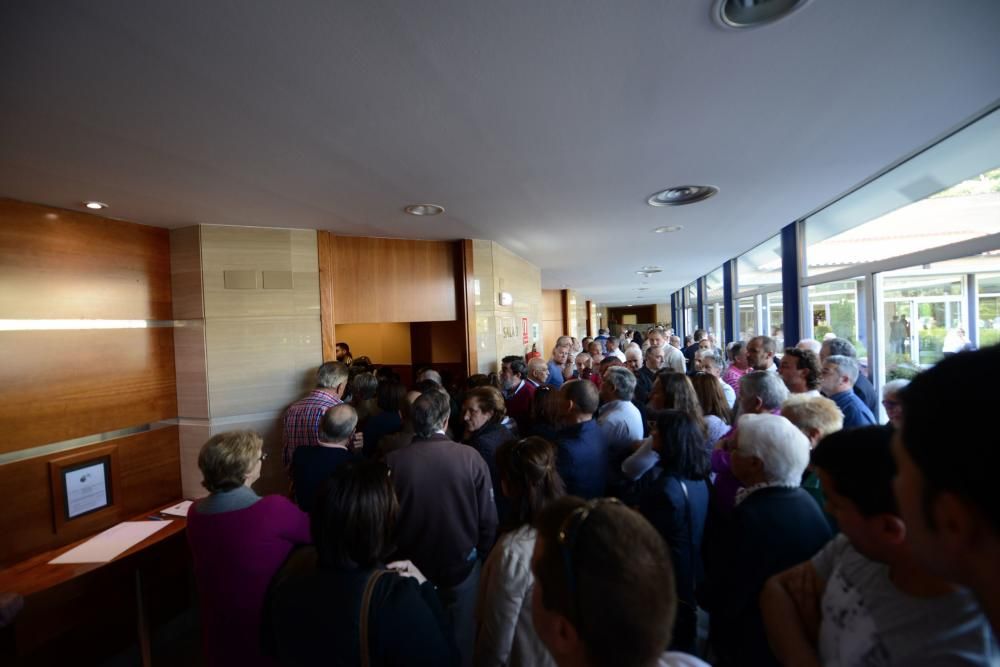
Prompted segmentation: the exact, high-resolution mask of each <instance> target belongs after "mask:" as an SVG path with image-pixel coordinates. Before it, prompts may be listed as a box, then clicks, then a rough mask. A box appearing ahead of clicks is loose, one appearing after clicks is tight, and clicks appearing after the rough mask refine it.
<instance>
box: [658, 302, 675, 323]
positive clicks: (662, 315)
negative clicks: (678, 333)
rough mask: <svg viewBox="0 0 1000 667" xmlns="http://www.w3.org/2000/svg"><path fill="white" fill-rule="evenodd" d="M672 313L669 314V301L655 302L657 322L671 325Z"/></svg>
mask: <svg viewBox="0 0 1000 667" xmlns="http://www.w3.org/2000/svg"><path fill="white" fill-rule="evenodd" d="M671 318H672V315H671V314H670V304H669V303H658V304H656V322H657V324H662V325H664V326H668V327H669V326H672V324H671V321H670V320H671Z"/></svg>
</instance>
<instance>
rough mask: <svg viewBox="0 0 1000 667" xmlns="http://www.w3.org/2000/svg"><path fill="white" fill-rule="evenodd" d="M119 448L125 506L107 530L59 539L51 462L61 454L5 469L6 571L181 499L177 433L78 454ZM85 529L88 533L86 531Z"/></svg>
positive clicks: (0, 509) (71, 529)
mask: <svg viewBox="0 0 1000 667" xmlns="http://www.w3.org/2000/svg"><path fill="white" fill-rule="evenodd" d="M110 444H114V445H117V447H118V457H119V469H120V472H121V487H120V488H121V495H122V498H121V501H122V502H121V504H120V505H118V510H119V511H118V512H116V513H115V514H114V515H113V516H107V517H106V519H105V525H103V526H97V527H94V526H91V525H88V524H85V523H81V524H76V525H75V524H74V523H73V522H69V523H68V524H66V525H65V526H64V528H63V530H62V531H61V532H60V533H59V534H58V535H57V534H56V533H55V531H54V529H53V522H52V499H51V493H50V490H49V464H48V462H49V461H50V460H51V459H56V458H59V457H61V456H65V455H66V452H58V453H54V454H51V455H48V456H38V457H35V458H31V459H25V460H22V461H14V462H12V463H7V464H4V465H0V488H2V489H4V499H5V501H4V502H3V503H2V504H0V535H3V539H2V540H0V567H6V566H9V565H11V564H12V563H14V562H17V561H19V560H21V559H23V558H26V557H28V556H31V555H33V554H35V553H38V552H41V551H47V550H49V549H55V548H56V547H60V546H62V545H64V544H69V543H70V542H74V541H76V540H79V539H81V538H84V537H87V536H88V535H90V534H92V533H93V532H94V530H103V529H104V528H107V527H109V526H112V525H114V524H115V523H117V522H118V521H121V520H123V519H126V518H128V517H131V516H134V515H136V514H139V513H141V512H145V511H147V510H151V509H153V508H155V507H157V506H160V505H165V504H167V503H169V502H171V501H172V500H175V499H177V498H179V497H180V495H181V479H180V461H179V458H178V448H177V427H176V426H169V427H166V428H161V429H156V430H153V431H148V432H144V433H137V434H135V435H130V436H126V437H124V438H116V439H114V440H109V441H107V442H102V443H100V444H97V445H92V446H89V447H83V448H80V449H75V450H72V451H73V453H79V452H87V451H89V450H93V449H100V448H102V447H107V446H108V445H110ZM80 528H84V530H83V531H81V530H80Z"/></svg>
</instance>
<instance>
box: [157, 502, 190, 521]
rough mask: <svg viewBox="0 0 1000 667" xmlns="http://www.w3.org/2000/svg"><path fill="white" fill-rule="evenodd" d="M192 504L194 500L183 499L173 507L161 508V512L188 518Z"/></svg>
mask: <svg viewBox="0 0 1000 667" xmlns="http://www.w3.org/2000/svg"><path fill="white" fill-rule="evenodd" d="M191 504H192V501H190V500H182V501H181V502H179V503H177V504H176V505H174V506H173V507H168V508H167V509H165V510H161V511H160V514H171V515H173V516H180V517H184V518H187V515H188V508H189V507H191Z"/></svg>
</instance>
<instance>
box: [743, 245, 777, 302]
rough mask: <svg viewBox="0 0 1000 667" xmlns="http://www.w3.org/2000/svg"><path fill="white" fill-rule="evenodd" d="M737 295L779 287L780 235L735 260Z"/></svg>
mask: <svg viewBox="0 0 1000 667" xmlns="http://www.w3.org/2000/svg"><path fill="white" fill-rule="evenodd" d="M736 285H737V287H738V289H739V294H744V293H746V292H752V291H754V290H758V289H761V288H762V287H769V286H771V285H781V234H776V235H775V236H774V237H772V238H770V239H768V240H767V241H765V242H764V243H761V244H760V245H759V246H757V247H756V248H754V249H753V250H751V251H750V252H748V253H744V254H743V255H740V256H739V257H738V258H737V260H736Z"/></svg>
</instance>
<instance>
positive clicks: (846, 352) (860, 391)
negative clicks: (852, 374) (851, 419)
mask: <svg viewBox="0 0 1000 667" xmlns="http://www.w3.org/2000/svg"><path fill="white" fill-rule="evenodd" d="M828 335H829V334H828ZM833 355H841V356H844V357H852V358H853V359H857V358H858V351H857V350H856V349H855V348H854V345H853V344H852V343H851V341H849V340H847V339H846V338H838V337H836V336H834V337H833V338H826V337H824V338H823V345H822V346H821V347H820V350H819V360H820V363H822V362H824V361H826V358H827V357H829V356H833ZM852 391H854V393H855V394H856V395H857V397H858V398H860V399H861V402H862V403H864V404H865V405H867V406H868V409H869V410H870V411H871V413H872V414H873V415H875V414H878V392H876V391H875V387H874V386H873V385H872V381H871V380H869V379H868V376H867V375H865V374H864V373H861V372H859V373H858V379H857V380H856V381H855V383H854V388H853V390H852Z"/></svg>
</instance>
